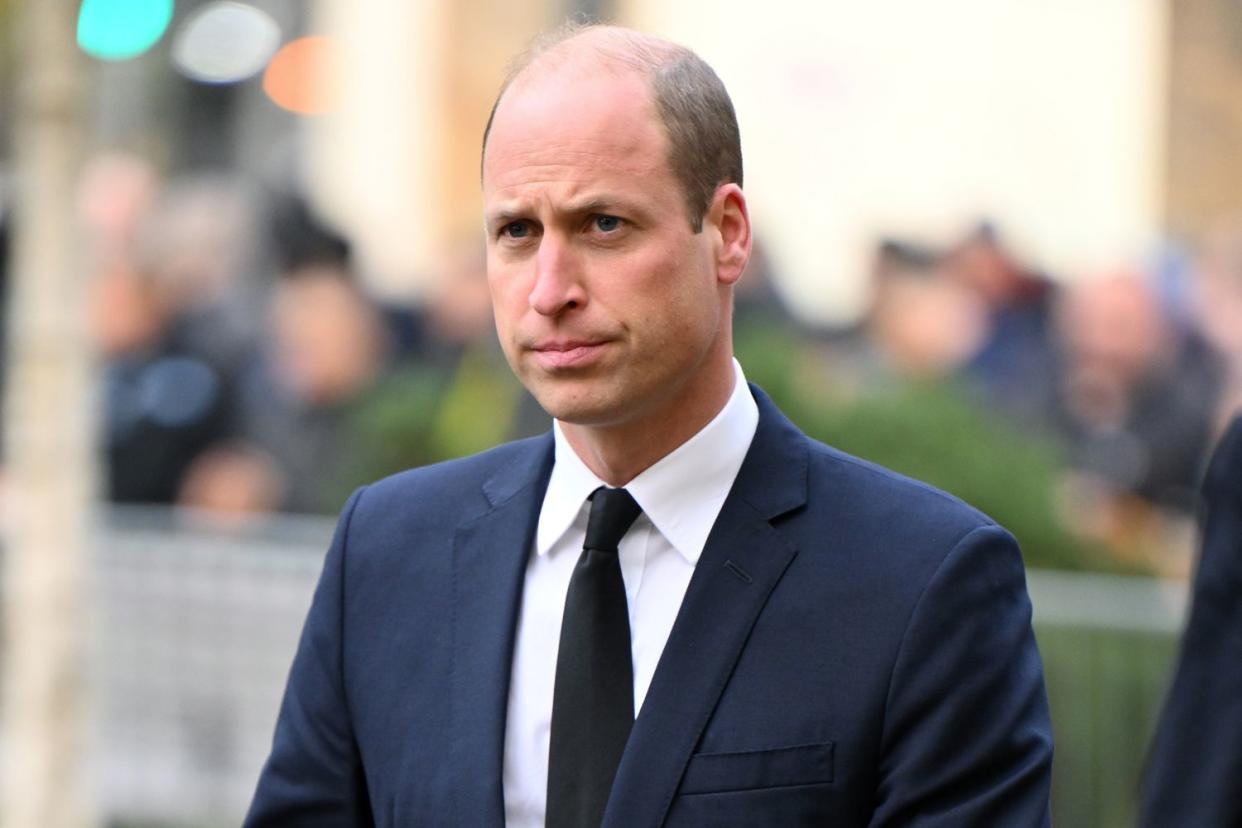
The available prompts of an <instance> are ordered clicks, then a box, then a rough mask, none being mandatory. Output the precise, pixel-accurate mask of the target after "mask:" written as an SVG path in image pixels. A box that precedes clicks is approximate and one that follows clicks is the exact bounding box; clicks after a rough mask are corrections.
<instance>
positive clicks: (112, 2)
mask: <svg viewBox="0 0 1242 828" xmlns="http://www.w3.org/2000/svg"><path fill="white" fill-rule="evenodd" d="M172 12H173V0H82V6H81V7H80V8H79V10H78V46H80V47H81V48H82V51H84V52H86V53H87V54H88V55H91V56H92V57H97V58H100V59H101V60H126V59H128V58H132V57H137V56H138V55H140V54H142V53H143V52H145V51H147V50H148V49H150V48H151V47H152V46H154V45H155V44H156V42H158V41H159V39H160V38H161V37H162V36H163V34H164V31H165V30H166V29H167V28H168V23H169V21H170V20H172Z"/></svg>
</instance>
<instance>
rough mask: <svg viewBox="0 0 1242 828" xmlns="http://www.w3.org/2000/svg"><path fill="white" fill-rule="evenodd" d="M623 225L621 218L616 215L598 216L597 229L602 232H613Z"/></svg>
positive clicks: (596, 220)
mask: <svg viewBox="0 0 1242 828" xmlns="http://www.w3.org/2000/svg"><path fill="white" fill-rule="evenodd" d="M620 227H621V219H619V218H617V217H616V216H596V217H595V229H596V230H599V231H600V232H602V233H611V232H613V231H614V230H617V229H618V228H620Z"/></svg>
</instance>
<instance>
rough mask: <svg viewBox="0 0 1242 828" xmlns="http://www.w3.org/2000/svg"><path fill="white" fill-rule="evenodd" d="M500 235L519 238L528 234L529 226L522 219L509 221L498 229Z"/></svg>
mask: <svg viewBox="0 0 1242 828" xmlns="http://www.w3.org/2000/svg"><path fill="white" fill-rule="evenodd" d="M500 235H502V236H508V237H509V238H511V239H521V238H525V237H526V236H528V235H530V227H528V226H527V224H526V222H524V221H511V222H509V223H508V224H506V225H505V226H504V228H503V229H502V230H501V231H500Z"/></svg>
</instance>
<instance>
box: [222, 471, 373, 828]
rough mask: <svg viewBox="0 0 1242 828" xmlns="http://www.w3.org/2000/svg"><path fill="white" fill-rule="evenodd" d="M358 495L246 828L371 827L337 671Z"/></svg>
mask: <svg viewBox="0 0 1242 828" xmlns="http://www.w3.org/2000/svg"><path fill="white" fill-rule="evenodd" d="M362 491H363V490H359V491H357V492H355V493H354V495H353V497H351V498H350V499H349V502H348V503H347V504H346V505H345V509H344V511H343V512H342V516H341V520H340V522H339V523H338V524H337V528H336V535H335V537H334V538H333V540H332V546H331V548H330V549H329V550H328V555H327V558H326V560H325V562H324V567H323V573H322V574H321V575H320V578H319V585H318V586H317V587H316V589H315V596H314V598H313V599H312V601H311V608H310V612H309V614H308V615H307V618H306V623H305V626H304V627H303V629H302V638H301V641H300V642H299V644H298V649H297V653H296V655H295V656H294V659H293V667H292V668H291V669H290V671H289V682H288V685H287V686H286V688H285V696H284V700H283V701H282V702H281V706H280V715H279V717H278V719H277V721H276V732H275V736H274V737H273V739H272V752H271V755H270V756H269V757H268V760H267V763H266V764H265V765H264V767H263V771H262V773H261V774H260V776H259V783H258V788H257V789H256V791H255V795H254V800H253V802H251V805H250V812H249V814H247V816H246V821H245V823H244V825H245V828H278V827H279V828H284V826H298V828H314V827H315V826H324V827H325V828H326V827H327V826H333V828H336V827H337V826H358V827H359V828H361V827H362V826H371V825H373V821H372V818H371V812H370V806H369V802H368V797H367V790H366V782H365V778H364V776H363V768H362V760H361V757H360V755H359V752H358V746H357V744H356V742H355V740H354V735H353V729H352V726H351V723H350V715H349V709H348V706H347V703H346V697H345V687H344V673H343V664H342V649H343V639H344V630H343V620H342V619H343V607H342V604H343V602H344V599H345V583H344V581H345V550H346V545H347V541H348V537H349V525H350V520H351V519H352V517H353V513H354V508H355V506H356V505H357V503H358V500H359V498H360V497H361V495H362Z"/></svg>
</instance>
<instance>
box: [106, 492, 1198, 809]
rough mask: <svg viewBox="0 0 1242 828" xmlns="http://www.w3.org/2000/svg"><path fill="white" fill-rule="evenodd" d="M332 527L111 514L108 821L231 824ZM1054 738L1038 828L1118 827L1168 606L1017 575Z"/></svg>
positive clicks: (1137, 586)
mask: <svg viewBox="0 0 1242 828" xmlns="http://www.w3.org/2000/svg"><path fill="white" fill-rule="evenodd" d="M332 526H333V522H332V521H331V520H326V519H322V518H277V519H273V520H270V521H266V522H264V523H263V524H262V525H261V526H257V527H251V528H249V529H247V530H246V531H244V532H233V533H222V532H219V531H213V530H210V529H207V528H204V527H203V526H202V525H200V524H198V523H197V522H196V521H195V520H194V518H193V516H186V515H179V514H177V513H171V512H167V511H163V510H146V509H117V510H114V511H112V512H110V513H109V515H108V518H107V519H106V520H105V521H104V522H103V525H102V526H101V529H100V531H99V533H98V534H97V536H96V537H97V546H96V549H95V550H94V551H93V553H92V556H91V561H92V567H91V570H92V571H91V585H92V586H91V593H92V596H93V597H92V606H91V619H92V620H91V630H90V657H89V670H88V677H89V682H88V697H89V704H90V710H91V721H92V722H93V726H92V731H91V734H90V742H89V744H90V768H91V778H92V780H93V789H94V794H95V796H96V801H97V803H98V805H99V806H100V808H101V810H102V812H103V813H104V814H105V815H106V817H107V818H108V819H109V820H110V821H111V822H112V823H113V824H115V825H161V826H216V825H220V826H224V825H237V824H238V823H239V822H240V819H241V816H242V814H244V812H245V808H246V806H247V804H248V802H249V799H250V796H251V794H252V792H253V788H254V783H255V780H256V778H257V775H258V772H259V769H260V766H261V764H262V762H263V760H264V758H265V757H266V754H267V751H268V748H269V746H270V741H271V735H272V727H273V723H274V720H275V716H276V710H277V706H278V703H279V699H280V695H281V692H282V690H283V687H284V682H285V678H286V674H287V671H288V667H289V662H290V658H291V657H292V654H293V651H294V648H295V646H296V643H297V638H298V634H299V631H300V627H301V623H302V619H303V616H304V615H305V612H306V608H307V606H308V604H309V601H310V596H311V592H312V590H313V588H314V584H315V581H316V579H317V576H318V573H319V568H320V565H321V562H322V560H323V556H324V553H325V550H326V549H327V544H328V542H329V540H330V537H331V533H332ZM1030 589H1031V595H1032V600H1033V603H1034V606H1035V625H1036V633H1037V636H1038V638H1039V642H1040V647H1041V650H1042V652H1043V655H1044V661H1045V669H1046V674H1047V677H1048V691H1049V697H1050V700H1051V703H1052V709H1053V715H1054V720H1055V727H1056V731H1057V734H1056V735H1057V755H1056V763H1055V770H1054V777H1055V778H1054V812H1055V813H1054V824H1056V825H1058V826H1063V828H1074V826H1091V828H1107V827H1108V826H1114V825H1116V826H1122V825H1130V824H1132V823H1133V807H1134V802H1135V799H1136V796H1135V794H1136V785H1137V779H1138V774H1139V771H1140V769H1141V764H1142V761H1143V756H1144V751H1145V749H1146V745H1147V743H1148V739H1149V736H1150V733H1151V730H1152V727H1153V724H1154V721H1155V716H1156V714H1157V712H1158V707H1159V704H1160V700H1161V697H1162V695H1163V692H1164V687H1165V682H1166V681H1167V675H1168V669H1169V666H1170V664H1171V658H1172V655H1173V652H1174V648H1175V642H1176V637H1177V633H1178V631H1179V628H1180V625H1181V619H1182V617H1183V614H1184V610H1185V594H1184V590H1181V589H1179V588H1178V587H1175V586H1169V585H1166V584H1163V583H1159V582H1155V581H1151V580H1147V579H1140V578H1116V577H1109V576H1095V575H1070V574H1064V573H1053V572H1032V573H1031V574H1030Z"/></svg>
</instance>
